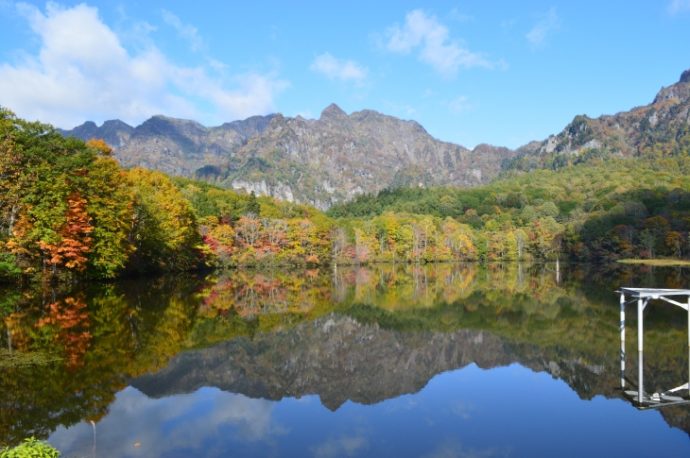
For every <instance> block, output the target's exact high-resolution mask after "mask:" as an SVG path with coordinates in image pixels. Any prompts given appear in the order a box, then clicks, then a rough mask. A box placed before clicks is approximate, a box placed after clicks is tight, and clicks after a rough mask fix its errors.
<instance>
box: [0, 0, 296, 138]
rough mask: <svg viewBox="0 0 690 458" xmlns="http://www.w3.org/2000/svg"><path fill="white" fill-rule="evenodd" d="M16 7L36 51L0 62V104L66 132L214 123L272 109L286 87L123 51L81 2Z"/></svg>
mask: <svg viewBox="0 0 690 458" xmlns="http://www.w3.org/2000/svg"><path fill="white" fill-rule="evenodd" d="M18 8H19V11H20V12H21V13H22V14H23V15H24V17H26V19H27V21H28V24H29V26H30V28H31V30H32V31H33V32H34V33H35V34H36V36H37V37H38V38H39V40H40V44H41V46H40V49H39V51H38V53H37V54H35V55H26V56H25V57H24V58H23V59H22V60H20V61H18V62H14V63H2V64H0V101H1V103H2V104H3V105H4V106H6V107H7V108H10V109H12V110H14V111H15V112H16V113H17V114H18V115H19V116H22V117H25V118H29V119H39V120H41V121H44V122H50V123H54V124H56V125H58V126H60V127H73V126H75V125H77V124H80V123H82V122H83V121H85V120H87V119H91V120H94V121H97V122H99V121H103V120H106V119H112V118H120V119H122V120H124V121H126V122H129V123H132V124H136V123H139V122H141V121H143V120H144V119H146V118H148V117H150V116H152V115H154V114H158V113H162V114H167V115H170V116H179V117H189V118H195V119H199V120H201V121H202V122H213V123H215V122H221V121H228V120H234V119H238V118H244V117H247V116H251V115H255V114H264V113H268V112H270V111H273V110H274V99H275V96H276V95H277V94H278V93H280V92H281V91H282V90H284V89H285V88H286V87H287V83H286V82H285V81H282V80H280V79H279V78H278V77H277V76H276V75H274V74H270V73H269V74H259V73H251V72H250V73H246V74H241V75H234V76H230V77H222V76H219V72H217V71H216V69H215V67H214V66H212V65H208V64H206V66H198V67H185V66H180V65H177V64H175V63H174V62H172V61H171V60H170V59H168V57H166V56H165V55H164V54H163V53H162V52H161V51H160V50H159V49H158V48H157V47H155V46H154V45H153V44H149V45H147V46H146V47H144V48H143V50H141V51H137V52H136V53H131V52H129V51H128V50H127V49H125V47H124V46H123V45H122V42H121V39H120V38H119V37H118V35H117V34H116V33H115V32H114V31H113V30H112V29H111V28H110V27H108V26H107V25H106V24H105V23H103V22H102V21H101V19H100V18H99V16H98V10H97V9H96V8H93V7H90V6H87V5H84V4H80V5H77V6H75V7H73V8H65V7H62V6H60V5H57V4H55V3H49V4H48V5H47V7H46V10H45V12H42V11H41V10H39V9H38V8H36V7H34V6H30V5H25V4H20V5H19V6H18ZM221 73H222V72H221Z"/></svg>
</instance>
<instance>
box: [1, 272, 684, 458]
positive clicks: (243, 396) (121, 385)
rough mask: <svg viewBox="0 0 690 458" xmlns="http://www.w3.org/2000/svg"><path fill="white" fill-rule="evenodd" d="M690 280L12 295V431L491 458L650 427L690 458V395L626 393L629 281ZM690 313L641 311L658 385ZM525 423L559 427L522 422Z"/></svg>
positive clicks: (633, 445) (283, 451)
mask: <svg viewBox="0 0 690 458" xmlns="http://www.w3.org/2000/svg"><path fill="white" fill-rule="evenodd" d="M689 277H690V272H688V271H687V270H684V269H658V268H657V269H646V268H639V267H637V268H622V267H619V268H616V269H614V270H610V271H607V272H595V271H592V270H591V269H587V268H582V267H566V268H564V267H563V266H561V269H560V272H558V273H557V272H556V271H555V269H554V268H553V266H522V265H517V264H510V265H492V266H489V267H477V266H475V265H453V264H438V265H427V266H393V265H380V266H374V267H361V268H340V267H339V268H338V269H336V270H335V271H327V270H307V271H300V272H286V271H273V272H258V271H234V272H230V273H228V274H226V275H221V276H211V277H198V278H194V277H186V278H170V277H161V278H157V279H154V280H150V279H149V280H148V281H138V282H127V283H121V284H110V285H100V286H99V285H90V286H88V287H87V288H84V289H81V290H78V291H29V292H25V293H22V294H9V293H7V294H3V293H0V298H3V299H0V304H1V305H2V308H1V309H0V310H2V312H1V313H3V315H2V316H3V317H4V326H5V330H4V331H5V332H3V333H2V337H1V338H0V343H1V344H2V348H4V349H5V350H2V353H1V354H0V356H1V357H2V359H1V360H2V369H3V370H2V373H1V375H0V442H1V443H16V442H18V441H19V440H21V439H22V438H24V437H28V436H31V435H35V436H37V437H41V438H49V440H50V441H51V443H53V444H55V445H56V446H58V448H60V449H61V450H63V451H65V452H68V453H71V454H88V453H92V452H94V450H99V451H100V452H99V453H100V455H101V456H128V455H132V456H159V455H165V456H178V455H184V454H185V453H191V454H202V455H204V454H208V455H210V456H215V455H223V453H222V451H223V450H226V451H227V449H228V447H229V449H231V450H234V451H235V452H236V453H235V454H237V455H240V456H243V455H250V456H252V455H257V456H262V455H266V454H276V455H280V456H284V455H304V454H313V455H318V456H340V455H346V456H353V455H360V454H361V455H375V454H384V455H386V454H391V453H392V451H394V450H398V452H397V453H398V454H402V455H406V456H419V455H424V454H429V453H432V452H434V453H439V454H443V453H446V454H451V455H453V454H455V455H457V454H460V455H462V454H479V455H480V456H482V455H487V456H492V455H535V454H537V455H539V454H549V453H547V452H548V451H551V452H553V451H555V450H560V451H561V452H562V451H563V450H564V449H562V448H561V445H558V444H559V442H558V441H560V442H561V443H563V442H564V441H565V443H566V445H567V443H568V441H571V440H572V439H569V437H580V438H581V437H583V435H585V434H588V435H591V436H592V437H593V439H592V442H590V446H591V447H592V448H591V449H588V448H586V445H585V444H583V443H580V442H581V441H580V442H578V443H577V444H573V445H572V447H574V448H572V450H573V452H572V453H573V454H576V453H575V450H577V451H579V452H582V453H585V452H587V451H588V450H594V449H595V448H594V447H595V445H598V446H602V444H608V445H607V446H610V447H613V448H611V449H610V452H611V453H612V454H613V455H618V454H621V453H622V452H623V451H625V450H628V449H629V451H630V453H631V454H632V455H631V456H635V455H636V454H643V453H642V451H643V450H644V448H640V447H641V445H640V443H639V442H640V441H639V440H635V439H636V436H635V434H631V431H636V430H639V434H638V436H639V438H641V437H643V435H645V436H650V435H651V437H654V438H655V440H654V441H653V442H654V443H655V444H657V446H658V444H659V440H663V441H664V444H665V445H663V447H662V448H661V449H649V450H650V453H652V451H654V450H655V451H656V452H655V453H656V454H658V453H659V451H663V452H665V453H661V454H662V455H664V456H673V455H674V454H677V455H678V456H683V455H687V453H688V451H689V450H690V441H688V436H687V433H688V432H690V408H689V407H688V406H677V407H669V408H664V409H661V410H660V412H638V411H636V410H635V409H633V408H632V406H630V405H629V404H627V403H625V402H624V401H622V399H623V398H622V396H621V393H620V391H619V390H618V386H619V375H620V374H619V369H620V367H619V359H618V357H619V351H620V343H619V334H618V304H617V298H616V296H615V295H614V294H613V290H615V289H616V288H617V287H619V286H621V285H639V286H648V287H679V286H683V285H687V284H690V283H689V282H688V280H689V279H690V278H689ZM686 320H687V313H686V312H684V311H679V312H678V313H676V311H675V310H673V309H664V308H663V307H662V308H661V309H660V310H658V311H655V312H654V314H650V315H648V316H647V317H646V318H645V326H646V329H645V342H646V344H645V345H646V348H645V349H646V351H645V383H646V384H648V386H649V387H650V388H652V387H654V386H656V385H658V386H670V385H669V383H671V384H672V383H675V382H677V381H678V380H679V379H680V380H683V377H687V370H688V369H687V365H688V361H687V358H688V357H687V323H686ZM628 333H629V336H630V337H629V342H631V345H632V343H634V339H635V333H634V329H632V330H630V329H629V331H628ZM631 350H632V346H631ZM631 363H632V364H631ZM628 369H629V370H630V371H635V370H636V369H635V362H634V361H629V366H628ZM607 399H616V401H608V400H607ZM582 400H590V401H589V402H583V401H582ZM274 401H275V402H274ZM278 401H279V402H278ZM321 406H324V407H326V409H323V407H321ZM650 414H651V415H650ZM448 415H451V416H452V417H448V418H446V416H448ZM593 415H594V416H598V417H599V419H598V420H594V419H593V417H592V416H593ZM602 415H603V417H602ZM458 421H460V422H461V424H459V423H458ZM91 422H92V423H91ZM501 425H503V426H501ZM539 425H541V426H539ZM666 425H670V426H672V429H669V428H668V427H667V426H666ZM528 426H530V427H535V428H536V427H537V426H539V427H541V428H546V431H547V432H549V434H550V435H551V437H550V439H546V438H544V437H541V438H540V439H538V438H537V437H538V434H536V431H529V430H528V431H523V434H522V436H520V435H519V434H518V433H517V432H515V431H520V430H523V429H524V428H527V427H528ZM502 428H503V429H502ZM505 428H508V429H510V430H511V431H513V432H510V433H509V432H507V431H506V430H505ZM559 428H560V429H559ZM460 430H462V431H465V430H467V431H466V432H461V431H460ZM309 431H313V434H314V435H311V436H310V432H309ZM363 431H373V432H375V433H376V434H375V437H372V436H371V435H370V434H369V435H367V434H363ZM469 431H472V434H473V435H472V438H473V439H469V438H468V437H465V434H466V433H467V434H469ZM422 433H423V435H424V437H426V439H424V440H422V439H421V435H422ZM617 434H620V437H618V436H616V435H617ZM597 435H598V436H597ZM602 435H603V436H602ZM597 437H598V438H597ZM96 438H97V440H96ZM173 438H174V439H173ZM319 438H320V439H321V440H322V442H319V443H317V442H315V441H316V439H319ZM391 441H397V442H396V444H397V445H396V444H393V443H392V442H391ZM407 442H412V443H415V444H417V445H415V446H412V445H411V444H407ZM598 442H601V444H598ZM136 444H139V445H137V446H135V445H136ZM154 444H155V446H154ZM386 444H387V445H386ZM404 444H407V445H404ZM549 444H552V445H553V446H554V447H556V446H558V448H555V449H554V448H549V447H548V445H549ZM96 445H97V449H94V448H93V447H95V446H96ZM415 447H420V448H418V449H416V448H415ZM540 447H541V448H540ZM583 447H584V448H583ZM200 450H204V452H200ZM565 450H568V449H565ZM597 450H600V451H601V450H607V448H606V447H604V448H603V449H602V448H599V449H597ZM611 453H610V454H611ZM561 454H562V453H561ZM68 456H71V455H68Z"/></svg>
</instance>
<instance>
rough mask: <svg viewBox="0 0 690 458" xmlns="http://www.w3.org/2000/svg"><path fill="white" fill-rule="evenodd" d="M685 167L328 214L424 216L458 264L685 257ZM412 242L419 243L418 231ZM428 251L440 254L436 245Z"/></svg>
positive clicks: (382, 198) (495, 186)
mask: <svg viewBox="0 0 690 458" xmlns="http://www.w3.org/2000/svg"><path fill="white" fill-rule="evenodd" d="M688 170H690V158H688V156H687V155H681V156H675V157H667V158H661V159H635V160H633V159H617V160H616V159H609V160H606V161H604V160H599V161H596V162H593V163H589V164H581V165H577V166H570V167H565V168H563V169H560V170H558V171H551V170H537V171H532V172H530V173H527V174H516V175H514V176H512V177H507V178H504V179H501V180H498V181H495V182H494V183H492V184H490V185H486V186H483V187H478V188H472V189H462V188H450V187H443V188H433V189H419V188H404V189H396V190H391V191H385V192H383V193H380V194H379V195H377V196H373V195H365V196H360V197H359V198H357V199H355V200H354V201H353V202H351V203H348V204H344V205H340V206H336V207H333V208H332V209H331V210H330V211H329V212H328V213H329V215H331V216H333V217H338V218H350V219H353V221H360V223H356V222H355V223H353V224H355V225H357V224H360V225H362V226H363V227H367V225H369V224H373V225H374V226H376V225H382V224H383V225H385V224H384V223H383V221H389V223H388V224H390V221H396V222H397V223H400V222H402V221H403V220H404V219H405V218H410V216H401V215H410V214H416V215H425V216H423V217H420V216H418V217H415V218H422V219H421V221H424V222H425V223H424V224H425V225H426V226H427V227H428V228H429V230H432V229H431V228H432V227H433V231H432V232H433V233H434V234H442V233H444V231H451V232H453V231H455V232H461V233H463V234H464V237H462V239H463V240H464V241H465V242H464V243H465V247H464V248H462V249H460V251H462V252H463V253H465V255H464V257H466V258H468V259H477V258H479V259H487V260H493V259H496V260H498V259H518V258H521V259H523V258H531V259H550V258H551V259H552V258H555V257H558V256H561V257H568V258H572V259H580V260H594V261H605V260H609V259H616V258H620V257H636V256H639V257H654V256H674V257H680V256H686V255H687V254H688V253H689V252H690V244H689V242H688V230H689V229H690V193H689V191H690V178H688V176H687V174H688ZM366 220H368V221H371V222H370V223H364V221H366ZM373 232H376V230H375V229H374V230H373ZM378 233H382V232H381V230H379V231H378ZM417 238H418V239H419V240H420V243H421V244H422V245H423V246H428V245H429V244H428V243H427V242H424V241H423V240H422V239H427V238H429V237H427V234H425V233H423V231H422V232H420V233H419V234H418V237H417ZM431 238H432V239H433V238H434V237H431ZM470 241H472V242H473V243H472V244H470ZM432 248H434V249H435V250H436V251H439V250H440V251H443V250H444V249H445V248H444V244H442V246H440V247H439V246H438V244H436V246H432ZM453 249H457V247H456V248H451V251H452V250H453ZM427 251H428V250H427ZM432 259H433V256H432Z"/></svg>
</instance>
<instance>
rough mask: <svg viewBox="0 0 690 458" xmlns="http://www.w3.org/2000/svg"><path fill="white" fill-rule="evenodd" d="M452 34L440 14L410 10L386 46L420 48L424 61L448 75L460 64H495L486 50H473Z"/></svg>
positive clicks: (390, 32) (398, 50)
mask: <svg viewBox="0 0 690 458" xmlns="http://www.w3.org/2000/svg"><path fill="white" fill-rule="evenodd" d="M449 35H450V34H449V32H448V28H447V27H446V26H445V25H443V24H441V23H440V22H439V21H438V20H437V19H436V17H434V16H429V15H427V14H426V13H425V12H424V11H422V10H414V11H411V12H409V13H407V15H406V16H405V24H404V25H403V26H402V27H400V26H398V25H395V26H393V27H391V28H390V29H388V42H387V43H386V48H387V49H388V50H389V51H391V52H395V53H399V54H409V53H411V52H412V51H418V57H419V59H420V60H421V61H422V62H425V63H427V64H429V65H431V66H432V67H433V68H434V70H436V71H437V72H438V73H440V74H441V75H443V76H445V77H453V76H455V75H456V74H457V72H458V70H459V69H460V68H473V67H483V68H493V67H494V63H493V62H490V61H489V60H487V59H486V58H485V57H484V56H483V55H482V54H479V53H475V52H472V51H470V50H469V49H467V48H465V47H464V46H463V45H461V44H460V43H459V42H458V41H454V40H452V39H451V38H450V36H449Z"/></svg>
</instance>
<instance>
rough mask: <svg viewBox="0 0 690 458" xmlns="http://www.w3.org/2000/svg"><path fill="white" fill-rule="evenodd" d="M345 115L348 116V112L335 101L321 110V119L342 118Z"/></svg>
mask: <svg viewBox="0 0 690 458" xmlns="http://www.w3.org/2000/svg"><path fill="white" fill-rule="evenodd" d="M343 116H347V113H345V112H344V111H343V110H342V108H340V107H339V106H338V105H336V104H335V103H331V104H330V105H328V106H327V107H326V108H324V109H323V111H322V112H321V119H328V118H342V117H343Z"/></svg>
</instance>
